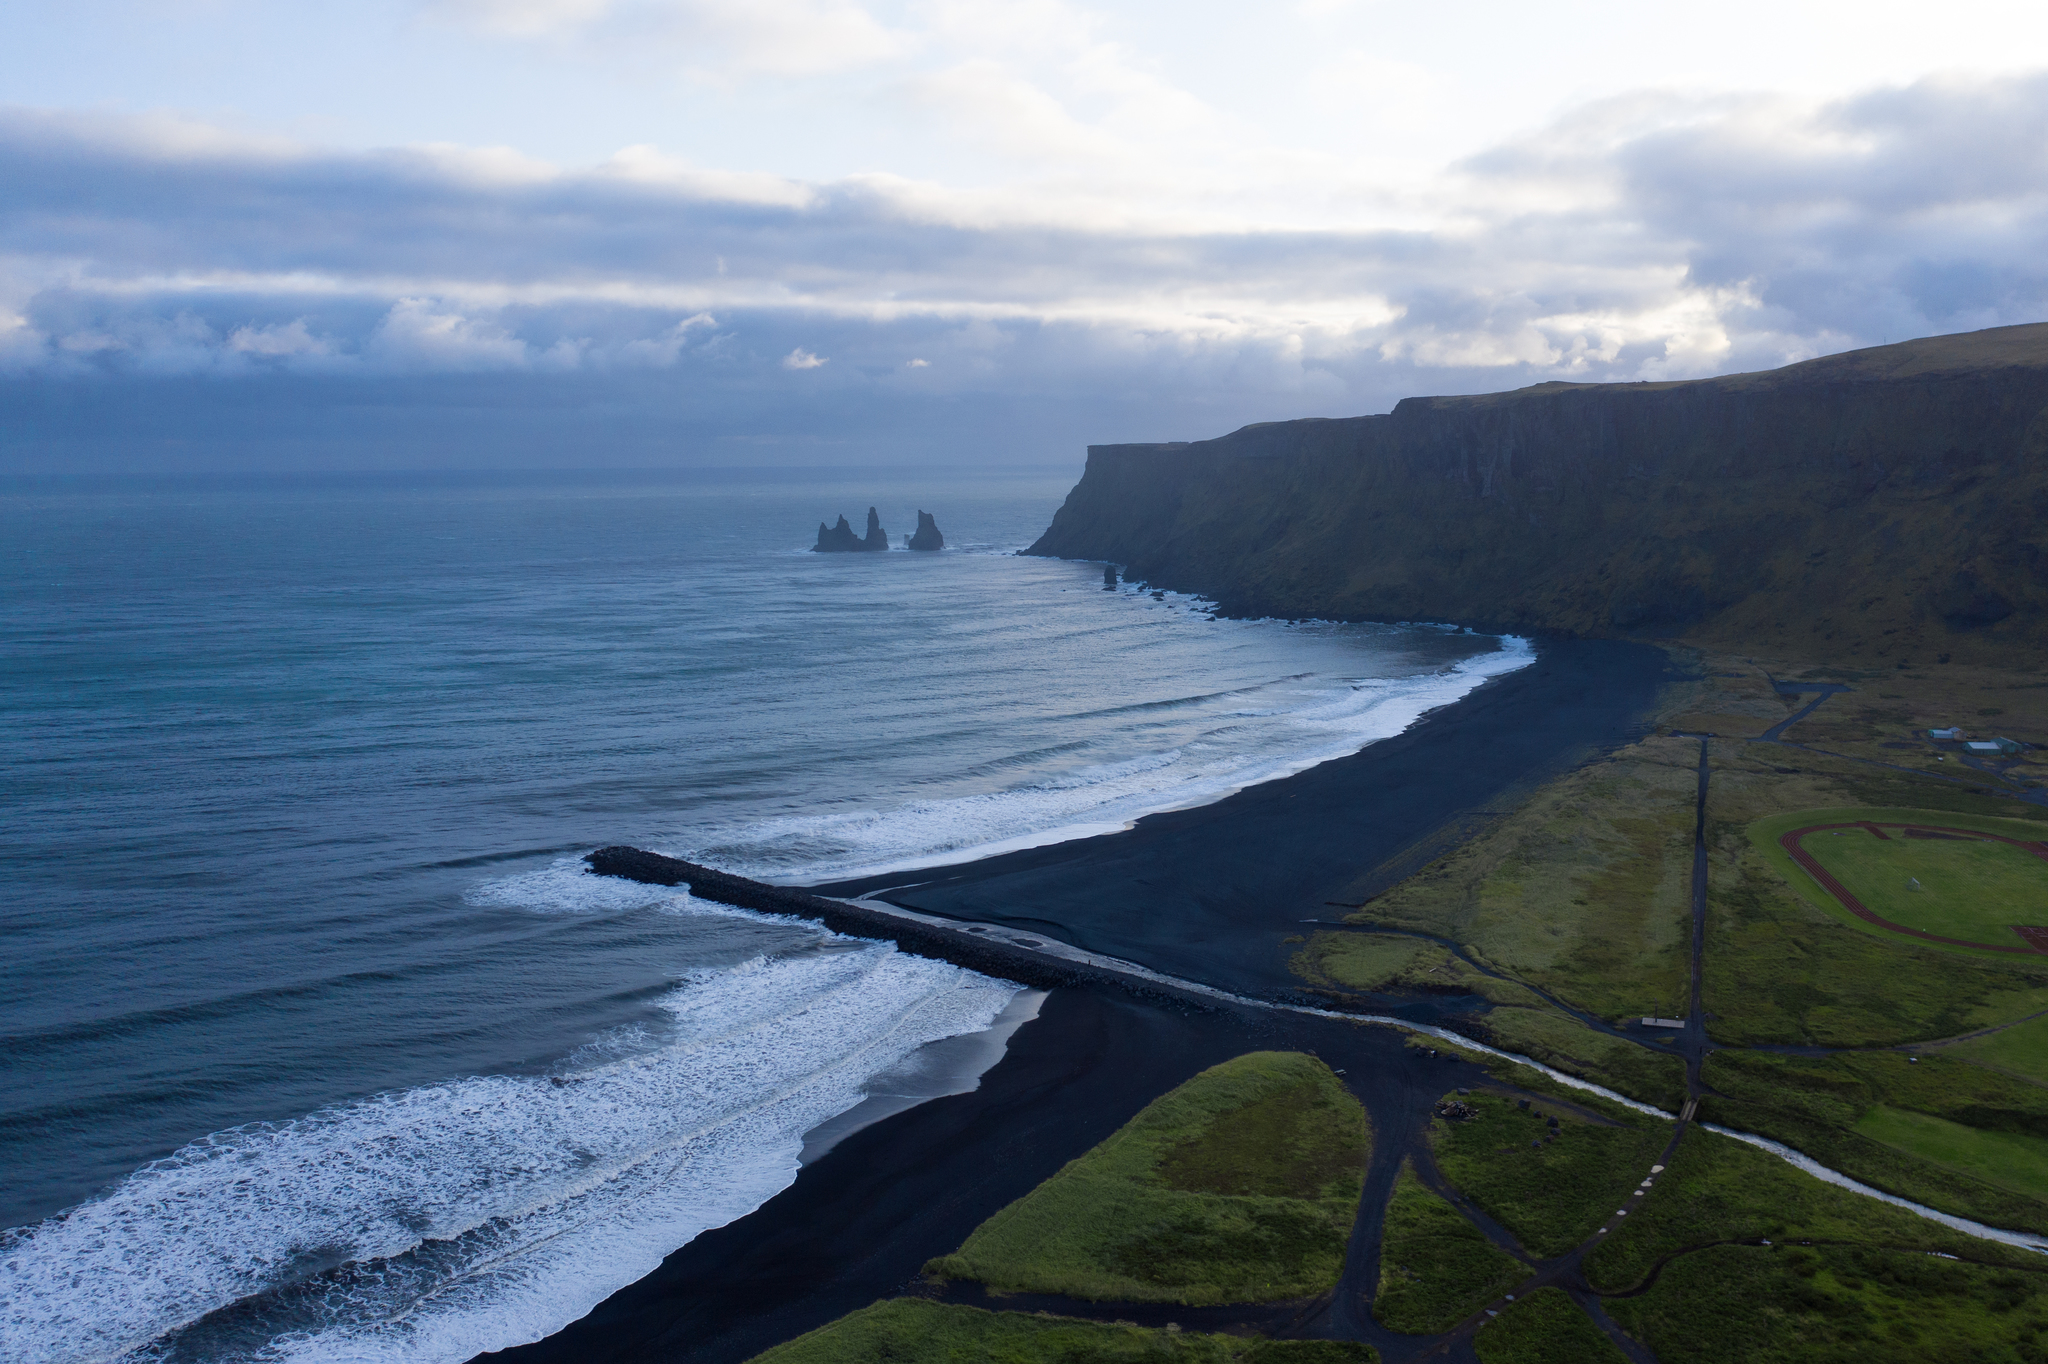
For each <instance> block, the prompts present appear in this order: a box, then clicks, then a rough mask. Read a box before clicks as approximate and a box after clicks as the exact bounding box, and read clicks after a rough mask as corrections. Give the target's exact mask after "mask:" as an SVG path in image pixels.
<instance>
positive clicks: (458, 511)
mask: <svg viewBox="0 0 2048 1364" xmlns="http://www.w3.org/2000/svg"><path fill="white" fill-rule="evenodd" d="M1070 482H1071V479H1070V478H1069V477H1067V476H1054V475H1042V474H1016V475H988V476H979V477H971V478H969V477H962V476H958V475H930V474H926V475H915V476H913V475H905V474H902V473H894V474H892V473H887V472H880V473H875V474H871V475H867V476H863V477H850V476H845V475H831V476H823V477H821V476H818V475H814V474H806V473H803V472H800V471H788V472H780V473H770V474H762V475H752V476H738V475H697V476H690V477H684V476H668V477H654V476H645V477H625V476H616V477H597V476H590V477H584V478H555V479H544V478H528V479H524V480H519V481H492V480H488V479H466V480H465V479H449V480H438V481H436V480H421V479H414V480H395V479H387V480H382V481H379V480H369V479H356V480H324V481H323V480H301V481H296V482H290V481H270V482H255V481H247V480H243V481H236V480H220V481H214V482H208V483H181V484H157V485H152V486H148V487H140V488H137V487H127V488H124V487H83V486H43V487H32V488H23V487H18V486H17V487H15V488H13V489H10V490H8V491H7V492H6V493H5V495H4V496H0V547H4V553H5V555H6V560H7V567H8V572H7V574H6V575H5V580H4V583H0V592H4V594H5V611H4V612H0V622H4V624H0V641H4V643H0V669H4V671H0V707H4V720H5V725H4V731H0V755H4V760H5V763H6V768H7V772H8V781H7V783H6V787H5V791H4V794H0V812H4V821H5V826H6V828H7V830H8V837H7V839H6V844H5V849H4V856H5V873H6V875H7V877H8V880H9V886H10V892H11V893H10V894H9V895H8V897H7V900H6V905H5V908H4V910H0V916H4V917H0V923H4V925H5V930H6V934H7V942H8V951H7V952H6V954H5V957H4V960H0V1038H4V1042H5V1046H4V1048H0V1055H4V1058H5V1059H4V1061H0V1066H4V1067H5V1070H4V1075H0V1079H4V1085H0V1169H4V1170H5V1171H6V1182H5V1187H4V1192H0V1225H7V1226H13V1227H15V1228H17V1230H16V1231H14V1232H12V1233H9V1234H8V1239H7V1242H6V1244H5V1245H4V1246H0V1355H4V1356H5V1357H8V1358H24V1359H26V1358H36V1359H51V1360H57V1359H91V1358H114V1357H120V1356H121V1355H123V1354H124V1353H133V1352H138V1351H139V1352H140V1353H139V1354H138V1355H137V1357H160V1358H183V1359H208V1360H224V1359H235V1358H251V1357H255V1355H256V1354H257V1353H258V1352H261V1353H262V1354H263V1356H264V1357H266V1358H272V1357H276V1358H287V1357H288V1358H340V1357H349V1358H381V1357H389V1358H404V1359H464V1358H467V1357H469V1356H470V1355H471V1354H474V1353H475V1352H476V1351H478V1350H481V1349H485V1348H491V1347H493V1346H497V1345H504V1344H510V1343H515V1342H517V1341H519V1340H525V1339H533V1338H536V1337H537V1336H539V1335H542V1334H546V1333H547V1332H549V1331H552V1330H554V1329H556V1328H557V1327H559V1326H560V1325H561V1324H563V1323H564V1322H566V1321H567V1320H569V1319H571V1318H573V1317H574V1316H576V1315H578V1314H580V1313H581V1312H582V1311H585V1310H587V1309H588V1307H589V1306H590V1305H592V1304H593V1303H594V1302H596V1301H597V1300H599V1299H601V1298H602V1297H603V1296H604V1295H605V1294H607V1293H609V1292H610V1291H612V1290H614V1289H616V1288H617V1287H619V1286H622V1285H623V1284H624V1283H626V1282H630V1281H631V1280H632V1279H633V1278H635V1277H637V1276H638V1275H639V1274H641V1273H644V1272H646V1270H647V1269H649V1268H651V1267H652V1266H653V1264H654V1263H657V1262H658V1261H659V1259H660V1257H661V1255H662V1254H664V1253H665V1252H666V1251H668V1250H671V1249H673V1248H675V1246H677V1245H680V1244H682V1243H683V1242H684V1241H686V1240H688V1239H689V1238H690V1236H692V1235H694V1234H695V1233H696V1231H698V1230H701V1229H703V1228H704V1227H707V1226H713V1225H718V1224H720V1223H721V1222H723V1221H728V1220H731V1218H733V1217H736V1216H740V1215H743V1214H744V1213H745V1212H746V1211H747V1210H748V1209H750V1208H752V1207H754V1206H757V1205H758V1204H759V1202H760V1201H762V1200H763V1199H765V1198H766V1197H769V1196H772V1194H773V1193H774V1192H775V1191H776V1190H777V1189H779V1188H781V1187H783V1186H784V1185H786V1184H787V1182H788V1180H789V1179H790V1178H791V1177H793V1175H794V1172H795V1169H796V1157H797V1153H798V1152H799V1151H800V1150H801V1148H802V1138H803V1134H804V1133H805V1132H806V1131H809V1130H811V1129H812V1128H815V1127H816V1126H818V1125H819V1124H820V1123H822V1122H825V1121H826V1120H827V1119H829V1118H831V1117H832V1116H833V1115H834V1114H837V1113H840V1112H843V1111H845V1110H846V1109H848V1108H850V1107H851V1106H852V1105H853V1104H855V1103H857V1102H858V1101H859V1100H860V1097H861V1095H862V1094H863V1093H865V1092H867V1091H868V1090H869V1089H871V1088H873V1087H874V1085H875V1084H876V1082H877V1077H878V1076H885V1075H896V1074H900V1073H901V1071H902V1069H903V1068H904V1067H906V1066H909V1067H912V1068H914V1067H915V1066H916V1065H917V1064H918V1059H917V1058H918V1057H919V1056H921V1055H924V1054H925V1051H926V1048H927V1045H928V1044H930V1043H932V1042H934V1041H935V1040H936V1039H940V1038H945V1037H952V1036H958V1035H963V1034H969V1033H973V1032H975V1031H976V1030H979V1029H984V1028H987V1027H988V1026H989V1025H990V1024H991V1022H992V1021H994V1020H995V1019H996V1018H997V1017H998V1015H999V1014H1000V1013H1001V1012H1002V1010H1003V1009H1005V1008H1006V1007H1008V1006H1009V1004H1010V1003H1011V1000H1012V998H1013V996H1014V995H1015V990H1014V987H1010V986H1008V985H1005V984H1003V983H1001V982H993V981H988V980H986V979H983V978H981V977H978V976H975V975H973V974H972V973H969V972H965V971H961V970H959V969H957V968H954V967H950V966H946V965H943V964H940V963H933V962H927V961H922V960H920V959H916V958H910V957H906V956H904V955H903V954H900V953H896V952H894V951H893V950H891V949H888V948H886V947H878V946H876V945H872V944H863V943H857V942H852V941H849V940H845V939H839V938H835V937H833V936H832V935H829V934H823V933H821V932H819V931H817V930H816V929H814V928H812V927H810V926H807V925H796V924H791V923H788V922H784V921H778V920H774V919H770V918H766V917H763V916H757V915H749V914H741V913H735V912H727V911H722V910H719V909H718V908H716V907H711V906H705V905H702V904H699V903H696V902H692V901H690V900H689V899H688V897H687V896H676V895H673V894H671V893H668V892H657V891H652V890H649V889H647V888H642V887H632V886H627V885H625V884H624V883H616V882H607V881H601V880H599V879H597V878H592V877H589V876H586V875H584V874H583V873H582V872H581V871H580V866H579V864H578V863H577V861H576V857H577V856H578V855H579V854H580V853H581V852H583V851H585V850H587V849H589V848H591V847H594V846H597V845H599V844H602V843H611V842H631V843H637V844H641V845H643V846H650V847H656V848H660V849H663V850H665V851H670V852H674V853H678V854H681V855H687V856H693V857H697V858H700V859H702V860H705V861H710V862H714V863H716V864H718V865H721V866H724V867H727V868H730V869H732V870H736V871H741V872H745V873H748V874H751V875H755V876H760V877H764V878H768V879H778V880H785V881H792V882H800V881H804V880H821V879H825V878H827V877H831V876H840V875H848V874H852V873H854V872H858V871H864V870H871V869H879V868H884V867H898V866H906V865H920V864H924V863H931V862H936V861H944V860H950V859H957V858H960V857H964V856H974V855H978V854H980V853H982V852H986V851H988V850H990V849H992V848H998V847H1003V846H1014V845H1017V844H1020V843H1028V842H1037V841H1046V840H1053V839H1059V838H1068V837H1077V836H1084V835H1086V834H1087V833H1090V832H1095V831H1100V830H1104V829H1110V828H1116V827H1121V826H1122V825H1123V824H1125V823H1127V822H1128V821H1130V820H1132V819H1135V818H1137V817H1138V816H1140V815H1142V814H1144V813H1146V812H1147V811H1150V810H1156V809H1162V808H1167V807H1169V806H1175V805H1185V804H1193V803H1199V802H1202V801H1206V800H1213V799H1215V798H1217V797H1219V796H1221V795H1223V794H1225V793H1227V792H1228V791H1230V790H1234V789H1237V788H1238V787H1241V786H1243V785H1245V784H1247V783H1251V782H1256V781H1262V780H1269V779H1271V778H1273V777H1276V776H1280V775H1284V774H1285V773H1287V772H1290V771H1294V770H1298V769H1299V768H1301V767H1303V766H1306V765H1309V764H1312V763H1314V762H1318V761H1322V760H1325V759H1327V758H1330V757H1334V756H1337V755H1339V754H1341V753H1344V752H1350V751H1354V750H1355V749H1356V748H1358V747H1359V746H1360V745H1362V744H1364V743H1366V742H1369V741H1370V740H1371V739H1373V738H1375V737H1381V736H1384V735H1387V734H1392V733H1396V732H1398V731H1399V730H1400V729H1401V728H1402V727H1404V726H1405V725H1406V724H1408V723H1409V722H1410V721H1412V719H1413V718H1414V717H1415V716H1416V715H1418V714H1420V713H1421V712H1422V711H1423V710H1426V709H1428V708H1430V707H1433V706H1436V705H1441V704H1444V703H1446V702H1448V701H1450V700H1454V699H1456V697H1458V696H1460V695H1462V694H1464V692H1466V691H1467V690H1469V689H1470V688H1471V687H1472V686H1474V685H1477V684H1478V683H1479V682H1480V681H1482V680H1483V679H1484V678H1485V677H1486V676H1488V675H1492V674H1494V673H1496V672H1498V671H1500V670H1503V669H1506V668H1511V667H1514V666H1517V665H1518V664H1519V663H1520V662H1522V661H1525V660H1526V658H1527V657H1528V654H1527V650H1526V647H1525V646H1522V645H1520V644H1519V643H1516V642H1509V643H1508V644H1507V645H1506V646H1502V645H1500V644H1498V643H1497V642H1496V641H1494V640H1491V639H1487V638H1482V637H1475V636H1470V635H1457V634H1453V633H1449V632H1446V631H1442V630H1436V629H1426V628H1415V629H1396V628H1391V627H1366V626H1285V625H1281V624H1278V623H1273V622H1230V621H1216V620H1211V619H1209V618H1208V616H1207V613H1206V612H1204V611H1203V610H1202V609H1201V608H1200V604H1199V603H1196V602H1192V601H1188V600H1186V599H1181V598H1176V597H1170V596H1164V597H1161V596H1154V595H1153V594H1148V593H1143V592H1139V591H1136V590H1133V589H1129V588H1126V589H1125V590H1122V591H1118V592H1105V591H1103V590H1102V586H1101V569H1100V566H1099V565H1090V564H1068V563H1060V562H1050V561H1044V560H1035V559H1024V558H1019V557H1016V556H1015V555H1014V553H1012V552H1011V551H1014V550H1015V549H1017V548H1018V547H1020V546H1022V545H1024V544H1026V543H1028V542H1029V541H1030V540H1031V539H1032V538H1034V537H1035V536H1036V534H1037V533H1038V532H1039V531H1040V530H1041V529H1042V528H1043V527H1044V525H1045V524H1046V522H1047V521H1048V520H1049V519H1050V517H1051V514H1052V511H1053V510H1054V508H1055V507H1057V505H1058V503H1059V501H1060V499H1061V498H1062V497H1063V496H1064V495H1065V492H1066V490H1067V488H1068V486H1070ZM871 503H872V504H875V505H877V506H878V507H879V509H880V511H881V514H882V520H883V524H884V525H885V526H887V527H888V528H889V530H890V531H891V533H892V536H893V537H894V538H895V540H896V542H897V543H898V544H900V543H901V536H902V533H903V532H905V531H907V530H909V529H911V528H912V527H913V526H914V525H915V512H916V511H917V510H918V509H919V508H924V509H926V510H930V511H932V512H934V513H935V514H936V516H937V518H938V521H939V524H940V526H941V527H942V529H943V530H944V531H945V533H946V536H947V539H948V542H949V548H948V549H947V550H946V551H944V552H943V553H940V554H936V555H927V554H913V553H909V552H907V551H896V552H892V553H889V554H885V555H814V554H809V553H806V552H804V551H805V549H806V548H807V546H808V545H809V544H810V542H811V539H812V536H813V535H814V533H815V528H816V525H817V523H818V521H819V520H821V519H825V520H830V519H832V518H834V517H836V516H838V515H840V514H842V513H843V514H845V515H846V516H847V517H848V518H849V519H850V520H852V521H854V522H855V523H856V524H858V523H860V522H861V521H862V520H863V519H864V516H865V512H866V509H867V507H868V506H869V505H870V504H871ZM67 1208H71V1209H74V1210H73V1211H72V1212H71V1213H70V1214H69V1215H68V1216H65V1217H62V1218H61V1219H57V1220H48V1221H45V1220H43V1219H48V1218H51V1217H52V1215H53V1214H58V1213H60V1212H61V1211H62V1210H64V1209H67Z"/></svg>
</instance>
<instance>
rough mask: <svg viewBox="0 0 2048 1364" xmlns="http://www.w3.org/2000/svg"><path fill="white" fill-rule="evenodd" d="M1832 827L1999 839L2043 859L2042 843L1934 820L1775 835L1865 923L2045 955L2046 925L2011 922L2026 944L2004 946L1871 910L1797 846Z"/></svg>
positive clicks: (1928, 938)
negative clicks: (1948, 826) (1935, 930)
mask: <svg viewBox="0 0 2048 1364" xmlns="http://www.w3.org/2000/svg"><path fill="white" fill-rule="evenodd" d="M1832 829H1863V830H1866V831H1867V832H1869V833H1872V834H1875V835H1877V837H1879V838H1889V837H1890V835H1889V834H1887V833H1885V832H1884V830H1885V829H1898V830H1901V831H1903V832H1904V833H1905V834H1906V835H1907V836H1908V837H1911V836H1912V835H1915V834H1920V835H1934V836H1937V837H1940V836H1946V837H1951V838H1953V837H1962V838H1967V839H1969V840H1971V841H1973V842H1974V841H1976V840H1978V839H1991V840H1993V841H1995V842H1999V843H2010V844H2012V846H2014V847H2015V848H2019V849H2021V850H2022V851H2025V852H2029V853H2032V854H2033V855H2034V856H2036V857H2038V858H2041V859H2043V860H2044V861H2048V847H2043V846H2042V845H2041V844H2039V843H2027V842H2023V841H2021V840H2020V839H2017V838H2007V837H2005V836H2004V835H2003V834H1990V833H1985V832H1984V831H1983V830H1982V829H1945V828H1942V827H1941V826H1939V825H1934V824H1887V825H1885V826H1883V828H1880V827H1879V826H1878V825H1876V824H1873V823H1871V822H1870V821H1869V820H1857V821H1856V822H1855V823H1853V824H1814V825H1810V826H1808V827H1807V828H1804V829H1794V830H1793V831H1792V832H1791V833H1788V834H1782V835H1780V836H1779V838H1778V846H1779V847H1781V848H1783V849H1784V850H1785V853H1786V855H1787V856H1789V857H1790V858H1791V859H1792V860H1793V861H1794V862H1797V863H1798V864H1799V865H1800V866H1801V867H1803V868H1805V870H1806V874H1807V875H1809V876H1811V877H1812V878H1813V879H1814V880H1816V881H1818V882H1820V884H1821V888H1822V889H1823V890H1825V891H1827V893H1828V894H1830V895H1832V896H1834V897H1835V898H1836V899H1837V900H1840V901H1841V902H1842V905H1843V907H1844V908H1846V909H1847V910H1848V911H1849V912H1850V913H1851V914H1854V915H1855V916H1856V917H1857V918H1859V919H1861V920H1863V921H1864V922H1865V923H1871V924H1876V925H1877V926H1878V927H1879V928H1886V929H1890V930H1891V931H1892V932H1894V933H1903V934H1905V935H1906V936H1907V937H1909V938H1918V939H1920V940H1921V941H1922V942H1938V943H1941V944H1943V945H1945V946H1948V947H1974V948H1976V949H1978V950H1979V951H1983V952H2018V953H2023V954H2033V955H2038V956H2048V928H2036V927H2032V926H2028V927H2021V926H2019V925H2014V926H2013V930H2012V931H2013V932H2015V933H2017V934H2019V936H2020V938H2021V940H2022V941H2024V942H2025V943H2026V946H2024V947H2005V946H2000V945H1999V944H1996V943H1988V942H1970V941H1968V940H1967V939H1964V938H1944V937H1942V936H1941V935H1940V934H1939V933H1929V932H1928V931H1927V930H1925V929H1922V928H1908V927H1906V925H1904V924H1895V923H1893V922H1892V921H1891V920H1890V919H1887V918H1884V917H1882V916H1881V915H1878V914H1874V913H1872V912H1871V910H1870V909H1869V908H1868V907H1867V906H1866V905H1865V904H1864V903H1863V902H1862V901H1861V900H1859V899H1857V898H1856V897H1855V896H1854V895H1851V894H1850V893H1849V888H1848V887H1847V886H1845V885H1843V884H1842V883H1841V882H1840V881H1837V880H1836V879H1835V876H1834V873H1833V872H1830V871H1829V870H1828V869H1827V868H1826V867H1823V866H1822V865H1821V864H1820V862H1819V860H1818V859H1816V858H1815V857H1814V855H1813V854H1812V853H1810V852H1808V851H1807V850H1806V849H1805V848H1803V847H1801V846H1800V842H1799V841H1800V840H1801V839H1803V838H1805V837H1806V836H1807V835H1808V834H1818V833H1825V832H1828V831H1829V830H1832Z"/></svg>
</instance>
